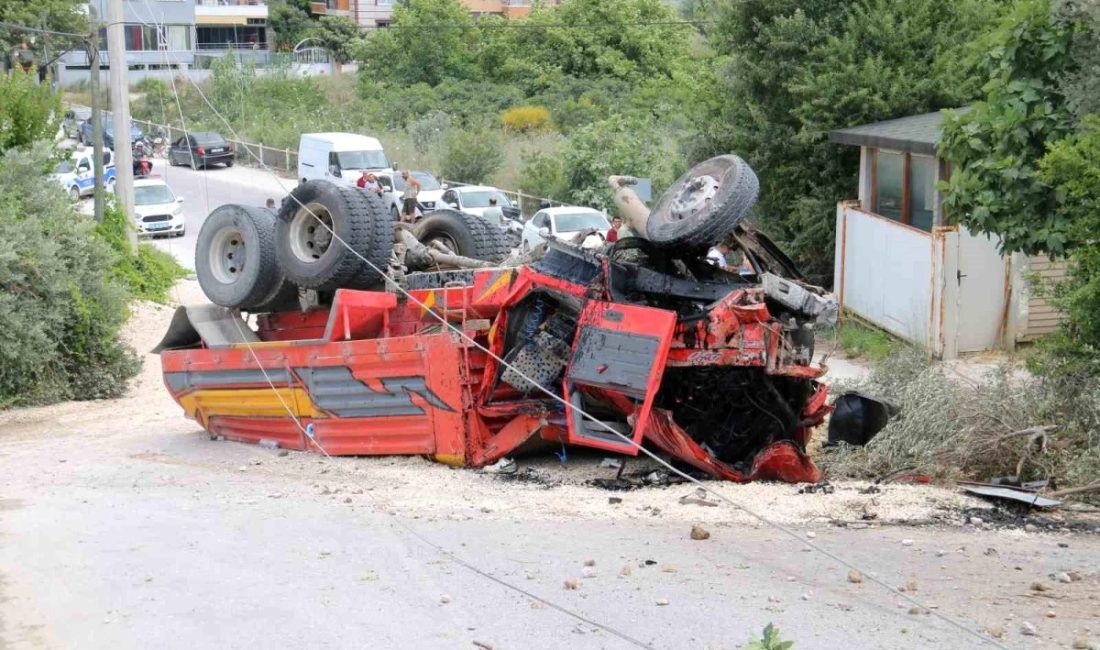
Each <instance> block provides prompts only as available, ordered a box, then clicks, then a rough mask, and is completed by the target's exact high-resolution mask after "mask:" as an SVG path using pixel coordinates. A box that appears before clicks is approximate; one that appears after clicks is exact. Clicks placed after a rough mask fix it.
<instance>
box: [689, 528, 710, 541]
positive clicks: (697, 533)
mask: <svg viewBox="0 0 1100 650" xmlns="http://www.w3.org/2000/svg"><path fill="white" fill-rule="evenodd" d="M691 538H692V539H694V540H695V541H702V540H704V539H710V531H709V530H707V529H706V528H703V527H702V526H692V527H691Z"/></svg>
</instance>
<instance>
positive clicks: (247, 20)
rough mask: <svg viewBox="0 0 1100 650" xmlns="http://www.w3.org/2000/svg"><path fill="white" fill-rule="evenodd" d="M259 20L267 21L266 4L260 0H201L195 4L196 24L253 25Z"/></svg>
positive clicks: (258, 22)
mask: <svg viewBox="0 0 1100 650" xmlns="http://www.w3.org/2000/svg"><path fill="white" fill-rule="evenodd" d="M215 2H218V3H220V4H215ZM260 21H262V23H266V22H267V5H266V4H263V3H261V2H248V1H247V0H203V2H202V3H201V4H198V5H195V24H196V25H255V24H262V23H261V22H260Z"/></svg>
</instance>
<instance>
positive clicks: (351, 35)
mask: <svg viewBox="0 0 1100 650" xmlns="http://www.w3.org/2000/svg"><path fill="white" fill-rule="evenodd" d="M309 35H310V36H313V37H315V38H316V39H317V40H318V41H320V43H321V46H322V47H324V48H325V49H326V50H328V51H329V53H330V54H332V56H333V58H334V59H336V61H337V62H338V63H347V62H348V61H350V60H352V58H354V56H355V54H356V53H358V52H359V50H360V49H361V48H362V44H363V30H362V29H361V28H360V27H359V24H358V23H356V22H355V21H354V20H353V19H351V18H348V17H347V16H321V18H320V20H318V21H317V24H316V27H314V28H313V29H311V30H310V31H309Z"/></svg>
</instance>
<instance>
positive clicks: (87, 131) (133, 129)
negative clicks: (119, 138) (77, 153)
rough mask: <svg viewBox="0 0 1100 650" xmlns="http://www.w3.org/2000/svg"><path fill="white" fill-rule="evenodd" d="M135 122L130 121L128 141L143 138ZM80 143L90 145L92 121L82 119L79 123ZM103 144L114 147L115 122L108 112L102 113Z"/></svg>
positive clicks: (109, 147)
mask: <svg viewBox="0 0 1100 650" xmlns="http://www.w3.org/2000/svg"><path fill="white" fill-rule="evenodd" d="M144 137H145V134H144V133H142V132H141V129H139V128H138V125H137V124H134V123H133V122H130V142H134V141H135V140H140V139H141V138H144ZM80 144H82V145H84V146H87V147H90V146H92V121H91V120H84V121H83V122H81V124H80ZM103 146H104V147H106V148H108V149H114V148H115V123H114V120H113V118H112V117H111V114H110V113H104V114H103Z"/></svg>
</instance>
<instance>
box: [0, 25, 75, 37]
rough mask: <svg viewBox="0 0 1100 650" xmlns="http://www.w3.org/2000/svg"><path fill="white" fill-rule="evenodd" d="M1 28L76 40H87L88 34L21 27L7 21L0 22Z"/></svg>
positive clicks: (28, 26)
mask: <svg viewBox="0 0 1100 650" xmlns="http://www.w3.org/2000/svg"><path fill="white" fill-rule="evenodd" d="M0 27H4V28H7V29H14V30H16V31H21V32H31V33H34V34H50V35H53V36H72V37H74V38H87V37H88V35H87V34H77V33H76V32H59V31H56V30H53V29H41V28H39V27H31V26H30V25H20V24H18V23H9V22H7V21H0Z"/></svg>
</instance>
